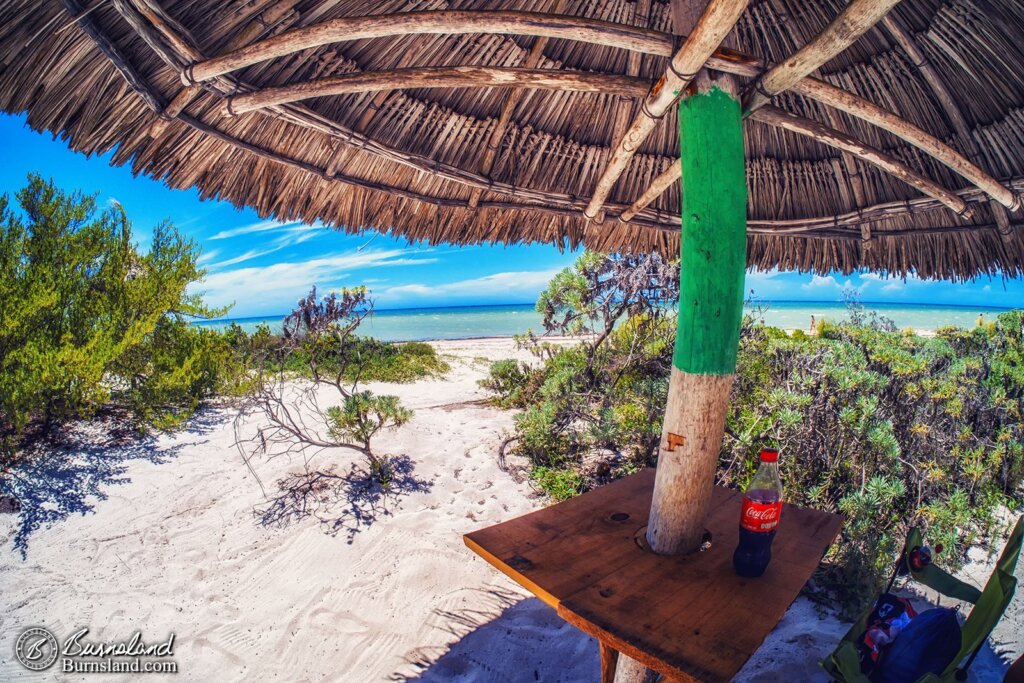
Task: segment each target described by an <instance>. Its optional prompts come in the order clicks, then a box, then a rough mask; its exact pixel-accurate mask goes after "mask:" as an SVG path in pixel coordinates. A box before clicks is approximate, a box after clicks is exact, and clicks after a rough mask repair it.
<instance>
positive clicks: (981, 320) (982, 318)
mask: <svg viewBox="0 0 1024 683" xmlns="http://www.w3.org/2000/svg"><path fill="white" fill-rule="evenodd" d="M977 326H978V327H984V326H985V314H984V313H979V314H978V324H977Z"/></svg>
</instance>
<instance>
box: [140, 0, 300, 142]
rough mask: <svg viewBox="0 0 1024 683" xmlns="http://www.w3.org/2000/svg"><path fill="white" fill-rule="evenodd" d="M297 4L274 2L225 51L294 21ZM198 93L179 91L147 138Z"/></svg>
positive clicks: (160, 131)
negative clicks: (288, 21) (287, 21)
mask: <svg viewBox="0 0 1024 683" xmlns="http://www.w3.org/2000/svg"><path fill="white" fill-rule="evenodd" d="M298 2H299V0H279V2H276V3H275V4H273V5H271V6H270V7H268V8H267V9H265V10H263V11H262V12H260V14H259V15H258V16H257V17H255V18H253V19H250V20H249V22H248V23H247V24H246V25H245V26H244V27H243V28H242V30H241V31H239V32H238V34H237V35H235V36H234V37H232V38H231V40H230V41H229V42H228V44H227V49H228V50H237V49H238V48H241V47H244V46H246V45H248V44H249V43H251V42H252V41H253V40H255V39H256V38H258V37H259V36H260V35H262V34H263V33H265V32H266V31H268V30H270V29H271V28H272V27H274V26H276V25H277V24H278V23H280V22H284V21H285V20H287V19H288V18H292V19H293V20H294V18H297V17H298V13H297V12H294V11H293V9H294V7H295V5H297V4H298ZM200 92H201V90H200V89H199V88H198V87H196V86H185V87H184V88H183V89H182V90H180V91H179V92H178V94H177V95H175V96H174V98H173V99H172V100H171V103H170V104H168V105H167V106H166V107H165V108H164V111H163V112H161V114H160V118H159V119H157V120H156V121H154V122H153V124H152V125H151V126H150V127H149V131H148V134H149V136H150V137H159V136H160V135H162V134H163V132H164V130H165V129H166V128H167V126H168V125H170V123H171V121H173V120H174V119H175V118H176V117H177V116H178V114H180V113H181V112H183V111H185V108H186V107H187V106H188V105H190V104H192V101H193V100H194V99H195V98H196V97H197V96H198V95H199V93H200Z"/></svg>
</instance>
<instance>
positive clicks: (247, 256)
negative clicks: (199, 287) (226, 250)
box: [210, 247, 281, 269]
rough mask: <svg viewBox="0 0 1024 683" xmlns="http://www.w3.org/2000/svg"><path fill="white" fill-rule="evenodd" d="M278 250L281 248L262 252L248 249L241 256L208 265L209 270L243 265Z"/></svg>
mask: <svg viewBox="0 0 1024 683" xmlns="http://www.w3.org/2000/svg"><path fill="white" fill-rule="evenodd" d="M280 249H281V247H275V248H273V249H263V250H260V249H250V250H249V251H247V252H244V253H242V254H239V255H238V256H233V257H231V258H229V259H225V260H224V261H218V262H217V263H211V264H210V268H211V269H220V268H226V267H227V266H233V265H236V264H238V263H244V262H245V261H251V260H253V259H254V258H259V257H260V256H266V255H267V254H273V253H274V252H275V251H279V250H280Z"/></svg>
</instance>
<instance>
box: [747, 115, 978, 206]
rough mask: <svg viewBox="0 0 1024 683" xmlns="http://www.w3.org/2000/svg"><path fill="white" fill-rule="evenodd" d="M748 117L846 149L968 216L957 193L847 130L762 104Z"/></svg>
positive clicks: (963, 202) (964, 203)
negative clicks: (855, 136)
mask: <svg viewBox="0 0 1024 683" xmlns="http://www.w3.org/2000/svg"><path fill="white" fill-rule="evenodd" d="M751 118H753V119H754V120H756V121H760V122H761V123H766V124H768V125H769V126H774V127H776V128H782V129H784V130H788V131H790V132H793V133H798V134H800V135H804V136H807V137H809V138H812V139H814V140H817V141H818V142H821V143H823V144H826V145H828V146H830V147H834V148H836V149H839V150H842V151H844V152H848V153H850V154H852V155H853V156H855V157H857V158H858V159H860V160H861V161H866V162H867V163H869V164H873V165H875V166H877V167H879V168H881V169H882V170H883V171H885V172H887V173H889V174H890V175H892V176H894V177H896V178H899V179H900V180H902V181H903V182H905V183H907V184H908V185H912V186H913V187H915V188H917V189H918V190H920V191H921V192H923V193H925V194H926V195H928V196H929V197H933V198H935V199H937V200H939V201H940V202H942V203H943V204H944V205H946V206H947V207H948V208H949V209H951V210H952V211H953V212H954V213H956V214H957V215H959V216H962V217H964V218H969V217H970V215H971V209H970V207H968V205H967V203H966V202H965V201H964V200H963V199H961V198H960V197H958V196H957V195H956V193H954V192H951V191H950V190H947V189H946V188H944V187H942V186H941V185H939V184H938V183H936V182H934V181H932V180H929V179H928V178H926V177H924V176H923V175H921V174H920V173H918V172H917V171H915V170H913V169H911V168H910V167H909V166H907V165H906V164H904V163H903V162H901V161H900V160H898V159H896V158H894V157H892V156H890V155H888V154H886V153H885V152H883V151H881V150H878V149H875V148H874V147H871V146H870V145H866V144H864V143H863V142H860V141H859V140H857V139H856V138H853V137H851V136H849V135H847V134H846V133H842V132H840V131H838V130H836V129H834V128H829V127H828V126H826V125H824V124H821V123H818V122H817V121H812V120H810V119H805V118H803V117H801V116H797V115H796V114H791V113H789V112H787V111H783V110H781V109H777V108H775V107H772V106H764V107H761V108H760V109H757V110H756V111H755V112H754V113H753V114H752V115H751Z"/></svg>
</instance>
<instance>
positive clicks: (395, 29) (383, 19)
mask: <svg viewBox="0 0 1024 683" xmlns="http://www.w3.org/2000/svg"><path fill="white" fill-rule="evenodd" d="M865 1H866V0H861V2H862V3H863V2H865ZM869 1H870V2H871V3H877V2H882V3H883V4H884V3H885V2H889V1H890V0H869ZM865 6H866V5H865ZM853 9H854V8H852V7H851V8H848V11H852V10H853ZM880 11H881V9H880V6H878V5H877V4H876V5H875V6H874V7H873V8H868V9H867V10H860V11H858V12H856V13H855V14H856V16H857V17H858V18H857V21H855V22H851V21H849V20H847V21H845V23H844V22H843V21H841V19H842V16H844V15H845V14H846V13H845V12H844V15H841V17H840V18H837V19H836V21H835V22H833V25H842V26H843V27H846V29H849V28H850V26H851V25H852V24H855V26H854V28H855V29H856V30H858V31H861V32H863V31H864V30H867V28H868V27H867V26H865V23H866V22H868V21H870V20H871V19H872V18H873V17H874V16H876V15H877V13H878V12H880ZM883 21H884V22H885V23H886V27H887V28H888V27H889V25H890V21H891V20H890V19H889V18H888V17H883ZM442 27H447V28H442ZM449 29H450V30H449ZM830 29H832V25H830ZM830 29H827V30H826V32H823V34H822V35H826V34H828V36H831V35H833V34H834V33H835V31H834V30H833V31H832V33H830V32H829V31H830ZM488 31H491V32H496V33H503V34H534V35H538V36H541V39H544V38H562V39H568V40H578V41H585V42H595V41H596V42H600V43H601V44H607V45H611V46H614V47H619V48H623V49H627V50H632V51H634V52H639V53H648V54H656V55H662V56H669V55H671V54H672V46H673V44H674V40H675V37H674V36H672V35H671V34H669V33H662V32H659V31H654V30H651V29H645V28H639V27H635V26H629V25H623V24H615V23H611V22H606V21H601V20H595V19H585V18H579V17H566V16H562V15H559V14H557V13H550V14H543V13H535V12H493V11H429V12H408V13H402V14H394V15H383V16H369V17H351V18H344V19H335V20H331V21H328V22H324V23H322V24H317V25H314V26H309V27H304V28H301V29H295V30H292V31H287V32H285V33H282V34H280V35H278V36H275V37H273V38H269V39H266V40H264V41H260V42H257V43H254V44H252V45H249V46H246V47H242V48H240V49H236V50H233V51H229V52H228V53H226V54H224V55H221V56H219V57H214V58H212V59H209V60H205V61H199V62H196V63H194V64H193V65H192V66H191V67H188V68H186V69H185V70H183V74H182V75H183V80H184V81H186V82H192V79H193V78H194V79H196V80H205V79H209V78H213V77H215V76H216V75H219V74H220V73H228V72H229V71H232V70H235V69H238V68H243V67H244V66H248V65H251V64H254V63H257V62H259V61H264V60H266V59H272V58H275V57H280V56H285V55H287V54H292V53H294V52H295V51H296V50H299V49H306V48H308V47H316V46H319V45H325V44H329V43H334V42H340V41H346V40H355V39H359V38H371V37H384V36H393V35H401V34H404V33H458V32H488ZM846 40H850V38H849V37H846ZM819 43H824V44H826V45H831V44H832V42H831V41H830V40H829V39H828V37H827V36H826V38H821V39H820V40H819V39H816V40H815V41H813V42H812V43H811V44H809V45H808V46H805V48H804V49H803V50H801V51H800V52H798V53H797V54H795V55H794V56H793V57H792V58H791V60H787V63H788V62H789V61H792V60H794V59H796V58H797V57H798V55H800V54H801V53H803V52H804V51H809V52H811V53H812V54H817V55H818V57H817V58H818V59H820V58H821V52H820V49H813V50H812V49H811V48H812V46H813V45H817V44H819ZM797 61H798V62H799V64H800V65H802V66H801V68H806V66H807V63H808V62H807V58H806V57H803V58H801V59H799V60H797ZM784 65H785V64H783V65H779V66H778V67H775V68H772V69H770V70H768V71H767V72H765V67H764V64H763V63H762V62H761V61H760V60H757V59H755V58H753V57H749V56H746V55H743V54H740V53H738V52H735V51H732V50H725V49H718V50H716V51H715V52H714V53H713V54H712V56H711V57H710V58H709V59H708V60H707V62H706V66H707V67H708V68H711V69H714V70H717V71H722V72H725V73H732V74H734V75H739V76H746V77H753V78H758V77H761V78H762V83H761V86H760V87H762V88H764V87H765V86H764V83H765V81H767V82H768V83H769V85H770V84H771V83H772V82H774V80H776V79H777V78H780V76H778V74H779V69H780V68H781V67H782V66H784ZM391 73H397V72H391ZM773 73H774V74H776V76H775V77H773V78H769V76H770V75H771V74H773ZM782 75H783V76H784V77H785V79H784V80H785V81H786V82H788V81H789V80H790V79H792V78H793V73H792V72H790V73H789V75H786V73H783V74H782ZM420 77H421V78H424V79H430V78H432V77H430V76H427V75H426V74H423V75H421V76H420ZM352 78H353V80H351V81H348V83H347V84H346V85H345V86H344V87H356V86H357V85H358V80H357V79H355V78H354V76H353V77H352ZM365 78H367V80H366V81H363V84H364V85H367V87H374V88H377V87H379V88H381V89H382V90H383V89H386V88H385V86H383V85H373V84H372V83H371V81H372V80H374V79H376V78H378V77H369V76H367V77H365ZM379 78H381V79H386V77H385V76H383V75H381V76H379ZM442 78H450V76H447V75H446V76H442ZM467 80H470V79H467ZM377 83H378V84H379V83H380V81H378V82H377ZM300 85H303V87H306V86H304V84H300ZM308 87H312V85H309V86H308ZM360 87H362V86H360ZM410 87H413V86H410ZM416 87H430V86H429V85H420V86H416ZM436 87H453V86H446V85H444V84H443V83H440V82H439V83H438V84H437V86H436ZM465 87H497V85H496V84H491V83H489V82H486V81H484V82H482V83H481V85H480V86H477V85H475V84H467V85H466V86H465ZM520 87H523V86H520ZM594 87H601V86H598V85H596V84H595V85H594ZM608 87H610V88H614V87H615V86H614V85H612V84H609V86H608ZM792 90H794V91H795V92H798V93H799V94H801V95H803V96H805V97H808V98H810V99H813V100H815V101H818V102H820V103H821V104H824V105H825V106H829V107H833V108H837V109H839V110H841V111H843V112H845V113H847V114H849V115H851V116H854V117H856V118H859V119H861V120H863V121H866V122H868V123H871V124H872V125H875V126H878V127H881V128H882V129H884V130H887V131H888V132H890V133H892V134H894V135H896V136H898V137H900V138H902V139H904V140H906V141H907V142H909V143H910V144H912V145H914V146H915V147H917V148H918V149H921V150H922V151H924V152H925V153H926V154H929V155H931V156H933V157H934V158H935V159H936V160H938V161H939V162H940V163H942V164H944V165H946V166H948V167H949V168H951V169H952V170H953V171H955V172H956V173H958V174H960V175H962V176H963V177H965V178H967V179H968V180H970V181H971V182H972V183H975V184H976V185H977V186H978V187H981V188H982V189H984V190H985V191H986V192H988V193H989V195H990V196H992V198H993V199H995V200H996V201H998V202H999V203H1000V204H1002V205H1003V206H1005V207H1007V208H1009V209H1010V210H1014V209H1016V208H1019V206H1020V202H1021V199H1020V197H1019V196H1018V195H1017V194H1015V193H1013V192H1011V191H1010V190H1008V189H1007V188H1005V187H1003V186H1001V185H1000V184H999V182H998V181H997V180H996V179H995V178H993V177H992V176H991V175H989V174H988V173H986V172H985V171H984V170H982V169H981V168H979V167H978V166H977V165H976V164H974V163H973V162H971V161H970V160H968V159H967V158H966V157H964V156H963V155H961V154H960V153H959V152H957V151H956V150H954V149H952V148H951V147H949V146H948V145H946V144H945V143H943V142H942V141H941V140H938V139H937V138H935V137H934V136H932V135H930V134H928V133H927V132H925V131H923V130H921V129H920V128H918V127H916V126H914V125H913V124H911V123H910V122H909V121H906V120H905V119H903V118H902V117H900V116H898V115H896V114H893V113H892V112H889V111H887V110H885V109H883V108H882V107H879V106H877V105H875V104H873V103H871V102H870V101H868V100H866V99H864V98H861V97H859V96H858V95H855V94H853V93H850V92H847V91H845V90H842V89H840V88H837V87H835V86H833V85H831V84H829V83H826V82H824V81H821V80H817V79H813V78H810V77H803V78H802V79H799V80H797V81H796V82H795V84H794V85H793V86H792ZM324 94H327V93H324ZM311 96H318V95H311ZM238 97H240V98H246V99H245V100H243V101H244V102H248V101H250V100H249V99H248V98H252V100H257V99H258V97H257V96H256V95H255V94H253V95H248V94H246V95H240V96H238ZM231 106H232V109H233V111H234V112H236V113H241V112H242V105H241V104H240V103H239V102H238V100H235V101H234V102H232V105H231ZM169 109H170V110H175V107H174V103H173V102H172V104H171V105H170V106H169ZM172 113H173V112H172ZM498 128H499V129H501V128H502V127H501V126H500V125H499V126H498ZM961 135H962V133H961ZM968 139H969V138H968ZM671 172H672V171H671V170H670V171H669V173H671ZM484 175H486V172H485V173H484ZM668 179H669V177H666V178H659V179H658V181H656V183H655V184H653V185H652V187H651V188H650V191H649V192H645V193H644V194H643V195H642V196H641V197H640V198H639V199H638V200H637V201H636V202H634V204H633V207H632V208H631V209H630V210H629V211H627V212H626V216H627V217H628V218H630V219H631V218H632V216H633V215H636V213H637V212H638V211H639V210H641V209H642V208H643V207H644V206H647V204H649V203H650V201H653V199H655V198H656V197H657V196H658V195H659V194H660V192H658V187H659V186H660V187H661V188H662V191H663V189H664V188H665V187H667V185H668V184H671V183H670V182H668V183H664V182H659V181H664V180H668ZM588 213H592V212H591V211H588Z"/></svg>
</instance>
